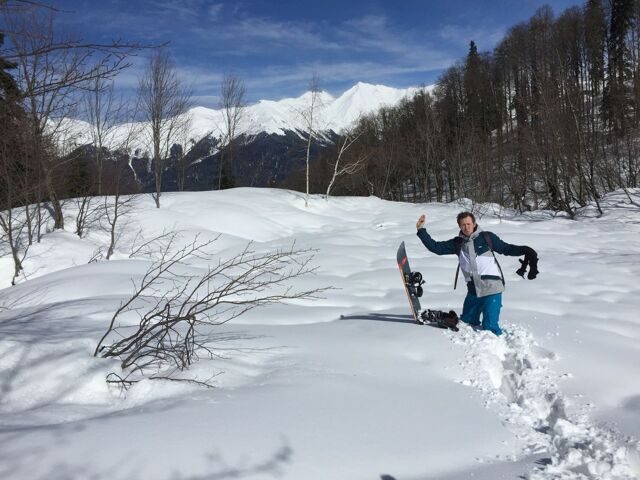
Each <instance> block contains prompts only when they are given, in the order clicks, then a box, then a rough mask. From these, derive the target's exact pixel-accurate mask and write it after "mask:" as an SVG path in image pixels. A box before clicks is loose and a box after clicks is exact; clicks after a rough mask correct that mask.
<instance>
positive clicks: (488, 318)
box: [481, 293, 502, 335]
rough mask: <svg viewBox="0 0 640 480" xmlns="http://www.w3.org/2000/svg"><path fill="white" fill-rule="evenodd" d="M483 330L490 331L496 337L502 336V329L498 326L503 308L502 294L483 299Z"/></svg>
mask: <svg viewBox="0 0 640 480" xmlns="http://www.w3.org/2000/svg"><path fill="white" fill-rule="evenodd" d="M481 300H483V305H482V329H483V330H490V331H492V332H493V333H495V334H496V335H502V329H501V328H500V325H499V324H498V321H499V320H500V309H501V308H502V294H501V293H496V294H495V295H489V296H487V297H484V298H482V299H481Z"/></svg>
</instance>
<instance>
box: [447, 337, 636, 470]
mask: <svg viewBox="0 0 640 480" xmlns="http://www.w3.org/2000/svg"><path fill="white" fill-rule="evenodd" d="M451 339H452V340H453V341H454V342H455V343H457V344H460V345H462V346H463V347H464V349H465V359H464V360H463V363H462V367H463V369H464V372H465V376H466V378H465V379H464V380H462V381H461V383H462V384H464V385H467V386H471V387H474V388H477V389H479V390H480V391H481V392H482V395H483V398H484V399H485V402H486V406H487V407H492V408H497V410H498V413H499V415H500V417H501V418H502V419H503V421H504V422H505V424H507V425H508V426H509V428H510V430H512V431H513V433H514V435H515V436H516V437H517V438H519V439H520V440H521V441H523V442H524V444H525V448H524V451H523V452H522V453H523V454H537V455H541V454H542V455H544V458H543V459H542V460H540V461H539V462H538V465H537V466H536V467H535V468H534V469H533V470H532V471H531V472H530V473H529V474H528V476H527V478H528V479H530V480H550V479H567V480H573V479H576V480H577V479H602V480H627V479H636V478H640V468H639V464H640V454H639V453H638V452H639V448H640V444H639V443H638V441H637V440H635V439H631V438H626V437H624V436H622V435H621V434H619V433H617V432H615V431H613V430H611V429H608V428H605V427H602V426H597V425H594V424H593V423H592V422H591V421H590V420H589V416H588V413H587V412H586V410H585V411H584V412H578V413H575V414H571V415H569V414H568V413H567V400H566V399H565V397H564V396H563V395H562V392H561V391H560V389H559V387H558V385H557V383H556V382H557V380H559V379H561V378H562V377H563V376H562V375H558V374H556V373H555V372H553V370H552V369H551V368H550V365H549V364H550V363H551V361H552V360H554V359H555V358H556V356H555V354H554V353H553V352H550V351H548V350H546V349H544V348H542V347H541V346H539V345H538V344H537V343H536V341H535V339H534V338H533V336H532V335H531V333H530V332H529V331H528V330H527V329H526V328H524V327H522V326H510V328H509V331H508V332H507V333H506V334H505V335H503V336H502V337H496V336H495V335H493V334H492V333H489V332H483V331H479V332H478V331H474V330H473V329H472V328H470V327H468V326H466V325H462V328H460V331H459V332H458V333H454V334H451ZM513 460H515V458H513Z"/></svg>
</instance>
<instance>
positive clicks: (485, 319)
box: [416, 212, 538, 335]
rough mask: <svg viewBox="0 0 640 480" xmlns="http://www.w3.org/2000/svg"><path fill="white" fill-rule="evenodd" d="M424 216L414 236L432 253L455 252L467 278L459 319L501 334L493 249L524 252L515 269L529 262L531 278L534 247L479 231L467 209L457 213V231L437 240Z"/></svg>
mask: <svg viewBox="0 0 640 480" xmlns="http://www.w3.org/2000/svg"><path fill="white" fill-rule="evenodd" d="M425 218H426V217H425V215H421V216H420V218H419V219H418V222H417V223H416V228H417V229H418V237H419V238H420V240H422V243H423V244H424V246H425V247H427V249H428V250H429V251H430V252H432V253H435V254H436V255H458V261H459V266H460V267H459V268H460V270H462V274H463V275H464V279H465V281H466V282H467V296H466V298H465V299H464V305H463V307H462V315H461V317H460V318H461V320H462V321H463V322H466V323H468V324H469V325H472V326H480V325H482V329H483V330H490V331H492V332H493V333H495V334H496V335H501V334H502V330H501V329H500V325H499V323H498V322H499V319H500V308H501V307H502V292H503V291H504V275H503V274H502V269H501V268H500V264H499V263H498V260H497V259H496V257H495V254H494V252H497V253H500V254H502V255H508V256H513V257H517V256H520V255H524V256H525V259H524V262H523V261H522V260H521V263H522V268H521V269H520V270H518V272H517V273H518V274H519V275H522V276H524V273H525V270H526V267H527V266H529V274H528V277H527V278H529V279H530V280H532V279H534V278H536V276H537V274H538V255H537V254H536V252H535V250H533V249H532V248H531V247H527V246H519V245H511V244H510V243H506V242H503V241H502V240H500V238H499V237H498V236H497V235H496V234H494V233H491V232H483V231H482V229H480V228H478V224H477V223H476V219H475V217H474V216H473V214H472V213H471V212H462V213H460V214H459V215H458V226H459V227H460V233H459V234H458V236H457V237H455V238H452V239H451V240H446V241H444V242H437V241H435V240H434V239H433V238H431V236H430V235H429V234H428V233H427V230H426V229H425V228H424V222H425ZM456 279H457V274H456ZM480 314H482V324H481V323H480Z"/></svg>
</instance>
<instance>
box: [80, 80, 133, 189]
mask: <svg viewBox="0 0 640 480" xmlns="http://www.w3.org/2000/svg"><path fill="white" fill-rule="evenodd" d="M123 106H124V104H123V102H121V101H116V98H115V96H114V91H113V81H112V80H110V79H106V78H104V76H97V77H96V78H94V79H92V80H91V81H90V82H89V85H88V87H87V90H86V92H85V94H84V108H85V114H86V117H87V120H88V122H89V125H90V132H91V142H92V144H93V148H94V161H95V166H96V193H97V195H102V189H103V188H102V187H103V185H102V183H103V178H102V177H103V170H104V166H103V162H104V149H105V148H112V147H113V145H112V143H113V137H114V134H115V130H116V129H115V127H116V126H117V125H118V122H119V121H120V120H122V118H121V116H120V113H121V111H122V108H123Z"/></svg>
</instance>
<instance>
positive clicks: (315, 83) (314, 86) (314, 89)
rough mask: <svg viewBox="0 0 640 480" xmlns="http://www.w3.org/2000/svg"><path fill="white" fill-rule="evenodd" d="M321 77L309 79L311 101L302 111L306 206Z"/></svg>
mask: <svg viewBox="0 0 640 480" xmlns="http://www.w3.org/2000/svg"><path fill="white" fill-rule="evenodd" d="M320 93H321V91H320V77H318V75H317V74H315V73H314V74H313V76H312V77H311V80H310V81H309V102H308V104H307V106H306V108H305V109H304V110H303V111H301V112H300V115H301V117H302V120H303V122H304V125H305V134H306V136H307V148H306V152H307V155H306V193H305V197H304V206H305V207H308V206H309V164H310V156H311V143H312V142H313V140H314V139H315V138H316V136H317V125H316V124H317V123H318V118H317V114H318V108H319V107H320V106H321V105H320V103H321V99H320Z"/></svg>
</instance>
